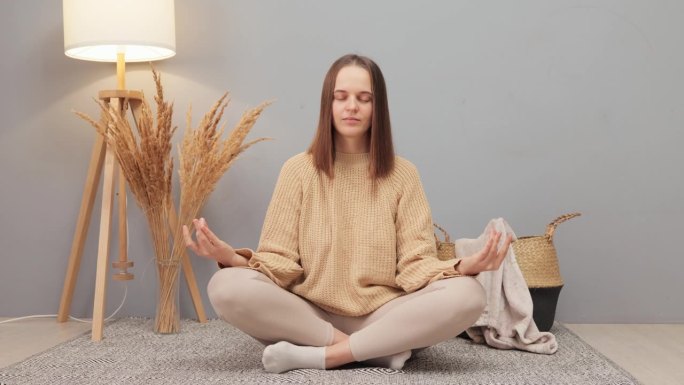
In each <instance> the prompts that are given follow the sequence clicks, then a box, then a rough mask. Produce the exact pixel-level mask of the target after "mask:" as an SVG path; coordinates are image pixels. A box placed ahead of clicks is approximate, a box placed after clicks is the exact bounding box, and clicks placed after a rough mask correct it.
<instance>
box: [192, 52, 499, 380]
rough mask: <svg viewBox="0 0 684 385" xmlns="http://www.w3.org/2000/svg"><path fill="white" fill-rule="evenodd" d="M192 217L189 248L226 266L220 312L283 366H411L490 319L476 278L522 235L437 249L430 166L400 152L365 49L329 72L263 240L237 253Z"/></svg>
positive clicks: (271, 366) (217, 282) (213, 293)
mask: <svg viewBox="0 0 684 385" xmlns="http://www.w3.org/2000/svg"><path fill="white" fill-rule="evenodd" d="M194 227H195V234H196V241H195V240H193V239H192V237H191V234H190V231H189V229H188V228H187V227H185V228H184V229H183V230H184V233H185V239H186V243H187V246H188V247H189V248H190V249H192V250H193V251H194V252H195V253H196V254H197V255H200V256H204V257H208V258H211V259H214V260H216V261H217V262H218V263H219V266H220V267H221V268H222V269H221V270H219V271H218V272H217V273H216V274H215V275H214V276H213V277H212V278H211V280H210V282H209V285H208V289H207V290H208V295H209V299H210V301H211V304H212V306H213V307H214V310H215V311H216V313H217V314H218V315H219V316H220V317H221V318H222V319H223V320H225V321H226V322H228V323H230V324H231V325H233V326H235V327H237V328H238V329H240V330H242V331H243V332H245V333H247V334H248V335H250V336H252V337H254V338H255V339H257V340H259V341H260V342H262V343H263V344H264V345H267V347H266V349H265V350H264V353H263V359H262V362H263V365H264V368H265V369H266V370H267V371H269V372H273V373H281V372H285V371H288V370H292V369H299V368H317V369H329V368H334V367H338V366H340V365H344V364H347V363H350V362H354V361H362V362H365V363H367V364H370V365H377V366H383V367H388V368H393V369H401V368H402V367H403V365H404V363H405V362H406V360H407V359H408V358H409V357H410V356H411V351H412V350H413V349H420V348H424V347H428V346H431V345H434V344H436V343H438V342H441V341H444V340H446V339H449V338H452V337H455V336H456V335H458V334H459V333H461V332H462V331H463V330H465V329H466V328H468V327H469V326H471V325H472V324H473V323H474V322H475V321H476V320H477V319H478V318H479V316H480V314H481V313H482V311H483V309H484V307H485V304H486V303H485V302H486V300H485V294H484V290H483V288H482V286H481V285H480V283H479V282H478V281H477V280H475V279H474V278H473V277H472V276H473V275H477V274H478V273H480V272H482V271H486V270H496V269H498V268H499V266H500V265H501V262H502V261H503V259H504V257H505V255H506V253H507V251H508V247H509V245H510V242H511V238H510V237H508V238H507V239H505V240H504V241H503V242H501V243H502V244H501V247H500V248H499V247H498V245H499V243H500V238H501V234H500V233H491V234H490V238H489V241H488V243H487V245H486V246H485V247H484V249H483V250H481V251H480V252H478V253H477V254H475V255H472V256H466V257H463V258H458V259H455V260H450V261H440V260H439V259H438V258H437V256H436V248H435V240H434V237H433V227H432V217H431V213H430V207H429V205H428V202H427V199H426V197H425V193H424V192H423V188H422V185H421V182H420V177H419V175H418V172H417V170H416V168H415V166H413V164H411V163H410V162H408V161H407V160H405V159H403V158H401V157H398V156H395V155H394V150H393V145H392V135H391V129H390V118H389V108H388V104H387V92H386V88H385V81H384V78H383V76H382V73H381V72H380V68H379V67H378V66H377V65H376V64H375V63H374V62H373V61H372V60H370V59H369V58H366V57H363V56H358V55H346V56H343V57H341V58H340V59H338V60H337V61H335V63H333V65H332V66H331V68H330V70H329V71H328V73H327V75H326V77H325V80H324V83H323V91H322V94H321V111H320V119H319V123H318V131H317V133H316V137H315V138H314V140H313V143H312V144H311V146H310V148H309V150H308V151H307V152H306V153H302V154H299V155H296V156H294V157H292V158H290V159H289V160H288V161H287V162H285V164H284V166H283V167H282V170H281V172H280V176H279V178H278V182H277V184H276V187H275V191H274V193H273V197H272V200H271V203H270V205H269V208H268V211H267V213H266V218H265V221H264V224H263V229H262V233H261V238H260V240H259V246H258V248H257V250H256V251H252V250H250V249H233V248H232V247H231V246H230V245H228V244H227V243H225V242H223V241H221V240H220V239H219V238H218V237H216V235H215V234H214V233H213V232H212V231H211V230H210V229H209V227H208V226H207V223H206V221H205V220H204V219H199V220H195V221H194Z"/></svg>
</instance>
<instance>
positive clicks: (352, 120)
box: [342, 118, 361, 123]
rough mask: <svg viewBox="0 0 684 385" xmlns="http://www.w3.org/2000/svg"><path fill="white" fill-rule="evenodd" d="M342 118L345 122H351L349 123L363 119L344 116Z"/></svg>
mask: <svg viewBox="0 0 684 385" xmlns="http://www.w3.org/2000/svg"><path fill="white" fill-rule="evenodd" d="M342 120H344V121H345V122H349V123H358V122H360V121H361V119H358V118H344V119H342Z"/></svg>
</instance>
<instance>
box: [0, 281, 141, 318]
mask: <svg viewBox="0 0 684 385" xmlns="http://www.w3.org/2000/svg"><path fill="white" fill-rule="evenodd" d="M127 294H128V285H126V284H125V283H124V295H123V298H122V299H121V304H120V305H119V307H118V308H116V310H114V313H112V315H110V316H109V317H107V318H105V321H109V320H110V319H112V318H113V317H114V316H115V315H116V313H118V312H119V310H121V308H122V307H123V304H124V302H126V295H127ZM51 317H57V314H37V315H27V316H24V317H17V318H11V319H8V320H4V321H0V324H4V323H8V322H14V321H19V320H23V319H29V318H51ZM69 319H72V320H74V321H78V322H83V323H92V322H93V321H86V320H82V319H80V318H76V317H73V316H69Z"/></svg>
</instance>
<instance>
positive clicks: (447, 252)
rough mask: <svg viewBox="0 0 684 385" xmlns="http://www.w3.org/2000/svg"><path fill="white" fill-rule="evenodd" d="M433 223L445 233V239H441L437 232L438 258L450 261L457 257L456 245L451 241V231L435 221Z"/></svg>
mask: <svg viewBox="0 0 684 385" xmlns="http://www.w3.org/2000/svg"><path fill="white" fill-rule="evenodd" d="M433 225H434V226H435V227H436V228H438V229H439V230H440V231H441V232H442V233H443V234H444V241H440V240H439V238H437V234H435V243H436V244H437V258H439V259H440V260H442V261H448V260H450V259H454V258H456V245H455V244H454V242H451V238H450V237H449V233H447V232H446V230H444V229H443V228H441V227H440V226H439V225H438V224H436V223H433Z"/></svg>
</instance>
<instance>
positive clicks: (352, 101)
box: [345, 98, 359, 111]
mask: <svg viewBox="0 0 684 385" xmlns="http://www.w3.org/2000/svg"><path fill="white" fill-rule="evenodd" d="M345 109H346V110H347V111H357V110H358V109H359V102H358V100H356V98H348V99H347V105H346V106H345Z"/></svg>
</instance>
